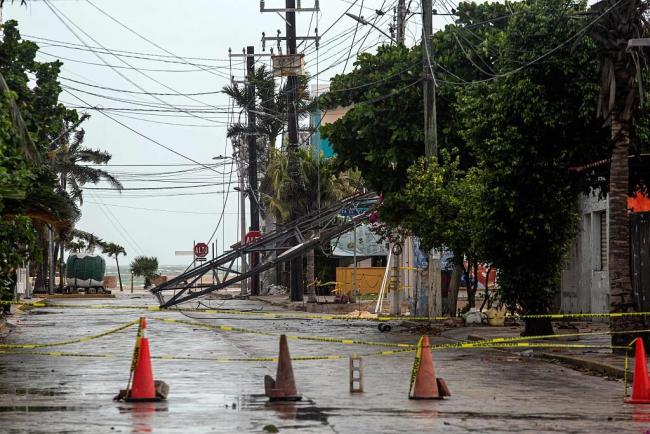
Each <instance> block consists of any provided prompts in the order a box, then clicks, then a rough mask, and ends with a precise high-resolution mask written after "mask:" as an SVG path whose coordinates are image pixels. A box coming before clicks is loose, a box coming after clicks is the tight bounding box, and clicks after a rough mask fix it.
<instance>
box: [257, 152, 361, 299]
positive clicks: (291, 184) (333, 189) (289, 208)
mask: <svg viewBox="0 0 650 434" xmlns="http://www.w3.org/2000/svg"><path fill="white" fill-rule="evenodd" d="M297 156H298V168H299V171H298V180H297V181H296V180H294V179H292V178H291V177H290V176H289V173H288V171H287V167H288V164H289V157H288V155H287V152H286V151H280V150H277V149H272V150H271V158H270V160H269V165H268V167H267V169H266V172H265V174H264V177H263V178H262V184H261V187H260V193H261V195H260V197H261V200H262V201H263V202H264V203H265V204H266V206H267V209H268V210H269V211H270V212H271V213H273V215H274V216H275V217H276V219H277V221H278V222H279V223H285V222H287V221H288V220H289V219H290V218H291V216H295V215H297V216H301V215H304V214H308V213H310V212H312V211H315V210H317V209H319V208H320V207H328V206H330V205H331V204H333V203H334V202H336V201H338V200H341V199H343V198H344V197H347V196H350V195H352V194H353V193H355V192H356V191H358V189H359V187H360V185H361V183H360V176H359V174H358V173H353V172H344V173H337V172H336V170H335V168H334V165H333V164H332V162H331V160H324V159H322V158H321V157H319V158H318V159H315V158H313V157H312V155H311V153H310V152H309V151H308V150H306V149H299V150H298V152H297ZM315 186H316V187H315ZM296 198H297V199H298V200H296ZM305 274H306V279H307V284H308V288H309V289H308V291H309V294H308V295H309V300H310V301H315V299H314V295H315V289H316V286H315V284H314V281H315V267H314V250H310V251H309V252H308V253H307V266H306V270H305Z"/></svg>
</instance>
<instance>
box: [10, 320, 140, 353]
mask: <svg viewBox="0 0 650 434" xmlns="http://www.w3.org/2000/svg"><path fill="white" fill-rule="evenodd" d="M137 322H138V320H134V321H130V322H128V323H126V324H124V325H121V326H119V327H116V328H114V329H110V330H107V331H105V332H102V333H99V334H96V335H92V336H85V337H82V338H77V339H71V340H68V341H61V342H47V343H38V344H0V348H26V349H29V348H45V347H58V346H62V345H71V344H78V343H82V342H88V341H92V340H94V339H99V338H103V337H104V336H108V335H111V334H113V333H117V332H121V331H122V330H125V329H127V328H129V327H131V326H133V325H135V324H136V323H137Z"/></svg>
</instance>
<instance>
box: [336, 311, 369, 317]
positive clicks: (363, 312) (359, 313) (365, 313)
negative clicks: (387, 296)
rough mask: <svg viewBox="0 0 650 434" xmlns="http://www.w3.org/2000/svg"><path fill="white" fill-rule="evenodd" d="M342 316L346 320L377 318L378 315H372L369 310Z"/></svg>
mask: <svg viewBox="0 0 650 434" xmlns="http://www.w3.org/2000/svg"><path fill="white" fill-rule="evenodd" d="M342 316H344V317H346V318H377V314H376V313H370V312H368V311H367V310H353V311H352V312H350V313H347V314H345V315H342Z"/></svg>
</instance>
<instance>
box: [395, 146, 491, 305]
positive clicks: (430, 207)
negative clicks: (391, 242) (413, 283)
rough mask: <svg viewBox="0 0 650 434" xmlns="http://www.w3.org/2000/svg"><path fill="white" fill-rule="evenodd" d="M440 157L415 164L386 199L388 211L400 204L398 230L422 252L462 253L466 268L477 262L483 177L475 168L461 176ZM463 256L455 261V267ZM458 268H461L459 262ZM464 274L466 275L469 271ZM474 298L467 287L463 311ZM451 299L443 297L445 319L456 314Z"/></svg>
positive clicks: (452, 162) (456, 164)
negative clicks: (414, 240)
mask: <svg viewBox="0 0 650 434" xmlns="http://www.w3.org/2000/svg"><path fill="white" fill-rule="evenodd" d="M443 154H444V155H443V158H442V163H438V162H437V161H436V159H434V158H432V159H429V160H427V159H425V158H421V159H420V160H418V162H417V163H416V164H414V165H413V166H411V167H410V168H409V170H408V173H407V175H408V182H407V184H406V186H405V187H404V188H403V189H402V191H401V193H400V195H394V196H392V198H391V199H390V200H391V202H390V203H388V206H395V205H394V204H393V203H392V201H396V200H400V201H403V202H404V203H402V204H400V205H399V207H400V208H402V209H408V212H407V213H406V214H405V215H404V217H403V218H402V219H401V221H400V225H401V227H403V228H405V229H407V230H408V231H409V232H410V233H412V234H414V235H415V236H417V237H419V238H420V240H421V245H422V246H423V247H424V248H425V249H427V250H429V249H432V248H437V249H443V248H448V249H451V250H452V251H453V252H462V253H463V256H465V257H466V258H467V261H468V264H472V263H475V262H479V261H482V260H484V257H483V256H482V252H481V245H480V244H479V243H478V240H477V239H476V237H475V234H476V232H477V230H478V228H479V226H480V225H481V221H480V219H479V211H478V209H477V206H478V204H479V203H480V201H481V197H482V195H483V193H484V192H483V188H482V187H483V180H482V177H483V173H482V172H481V171H480V170H479V169H478V168H471V169H469V170H468V171H467V172H466V171H463V170H461V169H460V159H459V158H458V157H457V156H456V157H455V158H453V157H451V156H450V155H449V154H448V153H446V152H443ZM457 256H459V255H457ZM463 256H460V259H461V261H462V259H463ZM460 266H461V267H464V265H463V264H462V262H461V264H460ZM466 274H469V267H468V269H467V270H466ZM468 282H469V281H468ZM475 296H476V286H471V285H469V283H468V286H467V302H468V304H469V306H474V303H475ZM455 297H456V294H450V295H449V298H450V300H449V310H450V313H451V314H453V313H454V312H455V311H456V298H455Z"/></svg>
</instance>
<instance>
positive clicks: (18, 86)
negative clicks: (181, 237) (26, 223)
mask: <svg viewBox="0 0 650 434" xmlns="http://www.w3.org/2000/svg"><path fill="white" fill-rule="evenodd" d="M37 51H38V46H37V45H36V44H35V43H33V42H31V41H26V40H23V39H22V38H21V35H20V32H19V30H18V23H17V22H16V21H14V20H9V21H7V22H5V23H3V24H2V39H1V40H0V59H2V62H0V91H1V95H0V106H1V107H2V108H3V109H5V110H3V111H2V115H0V213H3V214H12V215H26V216H29V217H30V218H31V222H32V225H33V226H34V230H35V231H36V232H37V240H38V241H37V242H38V243H39V244H40V245H41V250H42V251H43V252H44V253H45V254H44V255H43V257H46V254H47V249H46V248H45V243H46V240H47V238H48V236H47V235H46V233H47V232H48V231H54V232H56V234H57V238H58V240H59V242H58V243H57V249H58V248H60V246H61V242H62V241H63V240H64V239H65V238H66V237H67V236H68V233H69V232H70V230H71V229H72V227H73V226H74V224H75V222H76V221H77V220H78V218H79V216H80V211H79V208H78V207H77V205H76V203H75V202H76V201H79V202H81V187H82V186H83V184H84V183H88V182H92V183H96V182H98V181H99V180H100V179H105V180H107V181H109V182H110V183H112V184H113V185H115V186H116V187H120V185H119V182H118V181H117V180H116V179H115V178H114V177H112V176H111V175H110V174H108V173H106V172H105V171H102V170H101V169H97V168H91V167H87V166H85V165H83V164H79V163H88V162H92V163H95V164H100V163H105V162H106V161H108V159H110V155H108V154H107V153H105V152H102V151H96V150H93V149H88V148H85V147H83V146H82V141H83V137H84V134H83V130H78V129H77V127H78V126H79V124H80V123H81V122H83V121H84V120H85V119H86V117H82V118H79V116H78V114H77V112H76V111H75V110H70V109H67V108H66V107H65V106H64V105H63V104H61V103H60V102H59V100H58V98H59V94H60V93H61V86H60V84H59V83H58V75H59V72H60V69H61V65H62V64H61V62H58V61H56V62H50V63H42V62H38V61H36V60H35V57H36V53H37ZM8 191H11V192H12V193H11V194H9V193H8ZM62 250H63V249H62V248H61V252H62ZM47 262H49V261H45V262H44V263H43V264H41V267H40V268H39V272H38V278H37V287H42V285H43V283H44V277H45V274H46V269H45V263H47Z"/></svg>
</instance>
